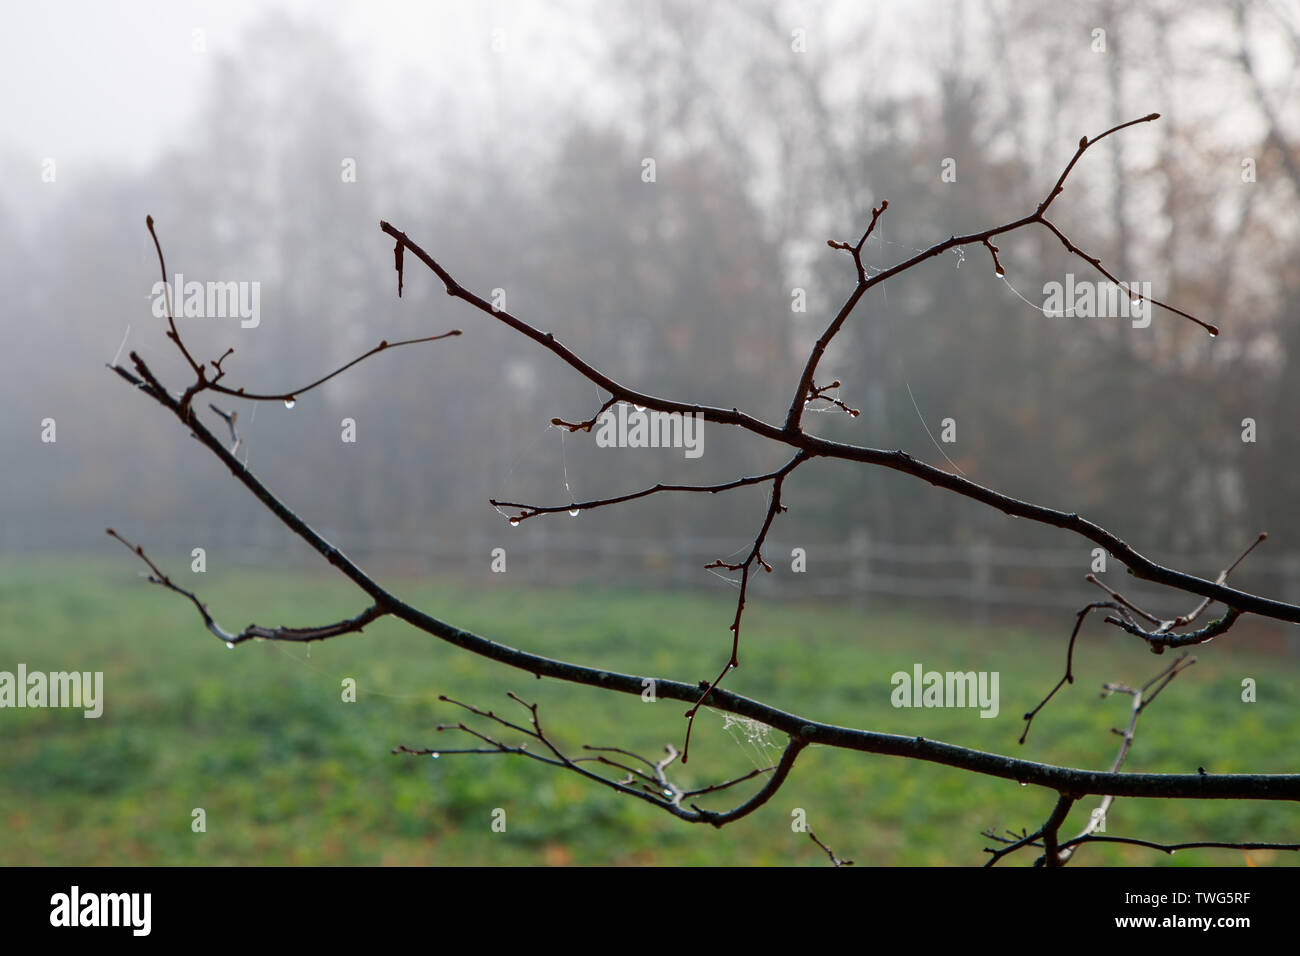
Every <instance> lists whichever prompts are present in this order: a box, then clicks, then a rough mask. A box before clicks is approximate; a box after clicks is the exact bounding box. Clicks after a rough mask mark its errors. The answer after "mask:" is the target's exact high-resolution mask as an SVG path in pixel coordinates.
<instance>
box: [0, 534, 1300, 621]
mask: <svg viewBox="0 0 1300 956" xmlns="http://www.w3.org/2000/svg"><path fill="white" fill-rule="evenodd" d="M554 527H555V526H554V525H553V524H548V523H547V522H545V521H538V522H535V523H533V526H532V527H528V526H525V527H523V528H520V529H516V530H510V531H505V532H502V533H501V534H498V535H492V536H488V535H483V534H479V535H469V536H459V537H457V536H452V535H443V534H428V535H420V534H403V535H397V534H379V533H375V532H373V531H368V530H367V531H348V530H342V529H330V528H325V529H322V533H323V534H325V536H326V537H327V538H329V539H330V540H331V541H333V542H335V543H336V544H338V545H339V546H340V547H342V548H343V549H344V550H345V551H347V552H349V553H350V554H352V555H354V556H355V557H357V558H358V559H361V560H364V561H369V560H391V559H397V560H402V561H405V562H407V563H408V564H410V565H413V566H415V567H417V568H424V569H427V570H428V571H430V572H446V573H448V574H451V575H455V576H461V577H469V578H471V579H472V578H475V577H479V576H483V577H486V576H488V575H490V574H491V573H492V571H491V567H490V566H491V563H492V557H493V549H494V548H504V549H505V551H506V560H507V574H508V575H509V577H510V578H511V579H512V580H519V581H523V582H525V583H530V584H556V585H563V584H570V583H576V582H580V581H585V582H600V583H605V584H635V585H643V586H649V587H676V588H689V587H717V586H722V585H724V582H723V581H720V578H733V579H734V578H736V577H738V575H737V574H726V573H722V572H713V573H710V572H707V571H705V570H704V568H703V566H704V565H705V564H708V563H710V562H712V561H713V560H715V559H717V558H722V559H723V560H729V559H730V560H738V558H736V557H732V556H734V555H743V554H745V553H747V551H748V548H749V542H748V541H745V540H742V539H739V538H727V539H720V538H706V537H697V536H693V535H682V534H667V535H665V536H663V537H654V538H643V537H609V536H605V537H597V536H594V535H590V534H582V533H578V532H573V531H567V530H566V531H564V532H558V531H556V530H554ZM98 534H99V535H100V536H101V537H100V538H99V540H101V541H102V540H103V539H102V532H98ZM132 535H133V537H134V538H136V539H138V540H140V541H141V542H143V543H145V544H146V545H148V546H149V547H150V548H151V549H154V550H156V551H157V552H162V551H167V550H170V551H171V552H172V553H175V552H176V551H177V550H181V551H183V552H188V551H189V550H190V549H191V548H193V547H196V546H202V547H205V548H206V549H207V550H208V552H209V553H210V554H213V555H216V554H219V555H220V556H221V559H222V560H225V561H228V562H234V563H238V564H244V565H254V566H256V565H265V564H270V563H273V562H283V561H286V560H289V561H294V560H298V559H306V558H309V557H310V554H309V552H307V551H306V549H305V547H304V546H303V545H302V544H301V542H299V541H297V540H296V539H294V538H292V537H291V536H288V535H285V534H284V533H283V532H282V530H281V529H279V528H278V527H276V526H275V525H274V523H263V524H259V525H256V526H248V525H242V524H215V523H214V524H208V525H203V524H197V523H196V524H192V525H191V524H186V525H179V524H174V523H167V524H161V523H160V524H149V523H146V524H143V525H135V526H133V528H132ZM77 537H78V541H71V540H69V541H62V542H60V541H57V540H55V539H54V538H53V537H52V536H51V535H50V534H49V533H48V529H45V530H43V531H41V532H39V533H38V532H29V533H28V534H27V535H25V536H24V535H23V534H21V532H20V531H19V530H18V529H17V528H15V526H13V525H9V526H7V527H4V528H0V552H8V553H15V552H17V553H29V552H31V551H33V550H43V549H50V548H60V547H62V548H71V547H75V546H76V544H78V543H80V544H81V545H82V546H83V547H84V545H85V543H86V542H88V541H90V540H91V538H90V537H89V532H87V531H85V529H79V530H78V534H77ZM795 548H803V549H804V560H805V561H806V565H805V570H803V571H796V570H794V567H793V566H794V557H793V551H794V549H795ZM763 554H764V557H765V558H766V559H767V560H768V562H769V563H771V564H772V565H773V568H774V572H773V573H772V574H761V573H760V574H758V575H757V576H756V577H755V578H754V582H753V587H754V589H755V591H756V593H760V594H767V595H771V596H775V597H781V598H791V599H799V598H813V597H818V598H835V599H841V600H845V599H847V600H853V601H857V602H859V603H866V602H869V601H870V600H871V599H872V598H873V597H877V596H893V597H901V598H919V599H927V600H936V601H950V602H958V603H962V604H966V605H968V606H970V607H971V608H972V609H973V610H974V611H975V613H976V614H978V615H981V616H982V615H984V614H985V613H987V611H988V609H990V608H993V607H1003V608H1022V609H1043V608H1071V609H1074V608H1078V607H1080V606H1082V604H1084V603H1086V602H1087V601H1089V600H1095V599H1096V597H1097V596H1098V594H1099V593H1100V592H1099V591H1097V590H1096V589H1095V588H1093V587H1091V586H1089V585H1087V584H1086V583H1085V582H1084V580H1083V578H1084V575H1085V574H1087V573H1088V572H1089V571H1091V570H1092V568H1093V561H1094V557H1093V552H1092V549H1091V548H1090V547H1089V546H1088V543H1087V542H1081V543H1080V545H1079V546H1078V547H1073V548H1060V547H1057V548H1023V547H1006V546H1001V545H996V544H993V543H990V542H982V541H974V542H970V543H968V544H948V543H944V544H905V543H897V542H887V541H879V540H876V539H873V538H872V537H871V536H870V535H869V534H868V533H866V532H865V531H861V530H859V531H856V532H853V533H852V534H850V535H849V536H848V537H847V538H846V539H844V540H840V541H835V542H825V543H817V542H795V541H792V540H789V539H787V540H781V539H779V538H777V539H772V540H769V541H768V542H767V543H766V545H765V546H764V548H763ZM1161 559H1162V561H1163V562H1164V563H1168V564H1172V565H1174V566H1176V567H1179V568H1181V569H1183V570H1187V571H1189V572H1191V573H1196V574H1199V575H1201V576H1203V577H1206V578H1211V579H1212V578H1214V577H1215V575H1217V574H1218V572H1219V571H1220V570H1221V569H1222V566H1223V564H1224V562H1225V561H1226V560H1230V556H1228V555H1208V554H1182V555H1168V554H1165V555H1162V556H1161ZM209 560H212V559H211V558H210V559H209ZM1101 576H1102V578H1103V580H1109V581H1110V582H1112V584H1113V586H1116V587H1117V588H1118V589H1119V590H1122V591H1123V592H1124V593H1125V594H1126V595H1127V596H1128V597H1130V598H1131V599H1132V600H1134V601H1136V602H1138V603H1141V604H1143V606H1146V607H1148V609H1149V610H1151V611H1152V612H1153V613H1156V614H1161V615H1167V616H1169V617H1172V616H1174V615H1175V614H1178V613H1182V612H1185V611H1186V610H1188V609H1189V608H1188V607H1185V606H1184V605H1189V604H1190V602H1189V601H1188V599H1187V597H1186V596H1185V595H1178V594H1175V593H1173V592H1171V591H1169V590H1168V589H1166V588H1161V587H1159V586H1155V585H1151V584H1148V583H1146V582H1140V581H1136V580H1135V579H1133V578H1131V577H1128V576H1127V575H1125V574H1124V569H1123V567H1122V565H1120V564H1118V562H1116V561H1114V560H1113V559H1111V558H1110V557H1109V556H1107V559H1106V571H1105V573H1104V574H1102V575H1101ZM1234 582H1236V583H1239V584H1241V586H1243V587H1248V588H1250V589H1252V590H1255V591H1257V592H1260V593H1265V594H1268V595H1270V596H1274V597H1277V598H1279V599H1281V600H1284V601H1288V602H1292V603H1300V553H1286V554H1281V555H1277V554H1274V555H1269V554H1267V553H1266V552H1265V551H1263V550H1261V551H1260V552H1257V553H1256V554H1253V555H1252V556H1251V558H1250V560H1249V561H1248V562H1247V564H1246V565H1244V566H1243V567H1242V568H1241V569H1239V571H1238V572H1237V574H1236V575H1235V576H1234ZM1297 634H1298V636H1300V632H1297Z"/></svg>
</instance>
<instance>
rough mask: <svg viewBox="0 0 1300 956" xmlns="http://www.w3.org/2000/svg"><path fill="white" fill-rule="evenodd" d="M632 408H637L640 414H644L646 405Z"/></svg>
mask: <svg viewBox="0 0 1300 956" xmlns="http://www.w3.org/2000/svg"><path fill="white" fill-rule="evenodd" d="M632 407H633V408H635V409H636V410H637V411H638V412H644V411H645V406H644V405H633V406H632Z"/></svg>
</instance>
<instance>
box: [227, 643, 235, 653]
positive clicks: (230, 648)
mask: <svg viewBox="0 0 1300 956" xmlns="http://www.w3.org/2000/svg"><path fill="white" fill-rule="evenodd" d="M234 649H235V642H234V641H226V650H229V651H233V650H234Z"/></svg>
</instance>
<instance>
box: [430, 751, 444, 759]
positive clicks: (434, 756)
mask: <svg viewBox="0 0 1300 956" xmlns="http://www.w3.org/2000/svg"><path fill="white" fill-rule="evenodd" d="M429 756H430V757H432V758H433V759H434V760H437V759H438V758H439V757H440V756H442V755H441V754H439V753H431V754H429Z"/></svg>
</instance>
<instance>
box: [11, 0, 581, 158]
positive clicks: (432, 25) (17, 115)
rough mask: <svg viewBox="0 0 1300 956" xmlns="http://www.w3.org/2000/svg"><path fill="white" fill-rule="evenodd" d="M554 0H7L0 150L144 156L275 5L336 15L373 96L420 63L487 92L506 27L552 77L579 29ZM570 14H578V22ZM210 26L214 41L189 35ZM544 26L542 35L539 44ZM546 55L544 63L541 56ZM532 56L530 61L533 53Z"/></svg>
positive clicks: (435, 76) (419, 68)
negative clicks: (196, 44)
mask: <svg viewBox="0 0 1300 956" xmlns="http://www.w3.org/2000/svg"><path fill="white" fill-rule="evenodd" d="M556 6H557V4H556V3H554V2H551V3H550V4H549V7H550V9H549V10H548V9H547V7H548V4H547V3H546V2H544V0H513V2H511V0H501V2H495V3H493V2H475V3H466V2H448V0H430V2H420V3H412V2H409V0H408V2H400V0H366V2H344V0H277V2H269V0H262V2H253V0H221V2H215V0H214V2H204V0H180V2H178V0H124V2H117V3H109V2H103V0H42V2H38V3H28V2H19V0H4V4H3V7H4V12H3V24H4V26H3V29H0V106H2V107H3V111H4V127H3V130H4V131H3V138H2V140H0V148H3V149H4V151H5V152H6V153H7V154H9V155H10V156H11V157H14V158H17V157H24V156H32V157H37V158H39V157H45V156H54V157H64V158H67V159H72V158H74V157H75V158H76V159H77V160H82V161H85V160H95V161H107V162H110V163H123V164H127V165H131V166H139V165H142V164H145V163H147V162H148V161H149V160H150V159H152V157H154V156H155V155H156V154H157V153H158V152H159V150H160V149H161V148H162V147H163V146H164V144H165V143H166V142H167V141H168V140H174V139H175V138H177V137H180V136H183V135H184V133H185V131H186V126H187V116H188V112H189V110H190V109H191V108H192V107H193V105H194V104H196V103H199V102H202V94H203V92H204V89H205V83H206V81H207V77H208V75H209V65H210V63H211V59H212V56H213V55H214V54H221V53H230V52H233V53H236V54H237V53H238V49H237V45H238V43H239V39H240V36H241V34H242V31H243V30H245V29H246V28H247V26H248V24H249V23H250V21H254V20H256V19H258V18H259V17H260V16H262V15H265V14H266V13H267V12H268V11H270V10H274V9H281V10H286V11H288V12H290V13H293V14H296V15H298V16H300V17H302V18H304V19H309V20H311V21H313V22H316V23H322V24H329V25H331V26H332V27H334V32H335V33H336V35H338V36H339V37H340V38H342V40H343V42H344V44H345V45H346V46H348V47H350V48H352V49H353V50H355V51H356V52H357V53H359V54H361V55H362V56H364V60H363V62H366V63H368V64H371V65H372V69H371V71H370V73H369V81H370V83H371V84H372V90H370V91H369V92H370V93H371V94H372V95H373V97H374V99H373V102H377V103H383V102H393V100H392V99H391V98H387V97H382V96H380V95H379V94H380V93H381V91H384V90H385V89H390V88H391V87H392V85H393V84H394V83H396V82H397V78H398V77H400V76H404V75H405V76H410V75H411V71H416V72H418V73H423V74H425V75H427V76H428V77H429V79H430V80H432V81H433V82H436V83H439V84H442V83H448V84H450V83H454V84H455V85H456V86H457V88H458V89H461V90H463V91H464V92H465V93H466V94H467V95H470V96H472V95H475V94H474V90H475V89H476V88H477V89H479V90H481V89H482V88H483V87H482V86H480V85H479V84H480V83H482V82H483V81H485V80H486V73H487V71H488V70H490V69H491V68H492V63H491V58H487V57H484V56H483V54H482V51H483V50H484V49H485V48H486V44H487V43H488V42H489V41H490V39H491V36H492V31H493V30H494V29H502V30H504V31H505V34H504V35H505V38H506V42H507V44H508V48H509V51H510V53H511V60H512V61H513V63H514V64H515V65H516V66H518V67H519V68H521V69H527V68H529V67H530V66H532V67H537V66H539V65H541V66H543V67H544V68H545V72H546V73H548V74H554V72H555V70H556V68H557V67H562V66H563V65H564V64H566V63H569V64H572V63H576V62H578V61H579V60H580V57H577V56H575V55H570V54H576V52H577V50H578V49H579V47H580V46H581V45H582V44H583V42H584V38H583V37H581V36H579V35H576V33H575V32H574V31H572V30H571V29H564V28H562V27H561V21H560V19H559V18H557V17H555V16H554V15H553V14H554V12H555V11H554V8H555V7H556ZM570 22H571V21H570ZM195 29H201V30H202V31H203V35H204V39H205V42H206V47H207V52H206V53H205V54H196V53H195V52H194V51H193V49H192V42H191V38H192V36H193V31H194V30H195ZM543 36H545V42H539V40H540V38H541V37H543ZM539 59H540V60H545V61H546V62H545V63H544V64H539V63H537V62H535V61H536V60H539ZM530 61H534V62H531V63H530Z"/></svg>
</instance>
